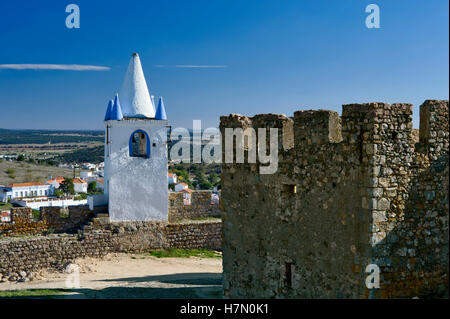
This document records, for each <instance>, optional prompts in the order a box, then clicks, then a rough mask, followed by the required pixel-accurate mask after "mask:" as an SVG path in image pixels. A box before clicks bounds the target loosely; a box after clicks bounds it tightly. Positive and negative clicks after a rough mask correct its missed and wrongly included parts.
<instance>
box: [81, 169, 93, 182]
mask: <svg viewBox="0 0 450 319" xmlns="http://www.w3.org/2000/svg"><path fill="white" fill-rule="evenodd" d="M92 176H93V173H92V171H87V172H86V171H83V172H80V178H81V179H84V180H85V181H87V180H88V179H89V177H92Z"/></svg>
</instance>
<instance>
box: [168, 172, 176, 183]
mask: <svg viewBox="0 0 450 319" xmlns="http://www.w3.org/2000/svg"><path fill="white" fill-rule="evenodd" d="M167 176H168V179H169V184H176V183H177V180H178V178H177V175H176V174H172V173H169V174H167Z"/></svg>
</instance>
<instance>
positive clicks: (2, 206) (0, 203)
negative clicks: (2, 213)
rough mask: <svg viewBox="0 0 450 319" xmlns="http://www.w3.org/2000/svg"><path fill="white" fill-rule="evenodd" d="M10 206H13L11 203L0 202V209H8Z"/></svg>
mask: <svg viewBox="0 0 450 319" xmlns="http://www.w3.org/2000/svg"><path fill="white" fill-rule="evenodd" d="M11 207H13V205H12V204H10V203H3V202H0V209H10V208H11Z"/></svg>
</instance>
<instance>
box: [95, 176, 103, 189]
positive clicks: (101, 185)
mask: <svg viewBox="0 0 450 319" xmlns="http://www.w3.org/2000/svg"><path fill="white" fill-rule="evenodd" d="M96 182H97V183H96V186H97V189H99V190H104V189H105V186H104V185H105V182H104V181H103V179H101V178H99V179H97V180H96Z"/></svg>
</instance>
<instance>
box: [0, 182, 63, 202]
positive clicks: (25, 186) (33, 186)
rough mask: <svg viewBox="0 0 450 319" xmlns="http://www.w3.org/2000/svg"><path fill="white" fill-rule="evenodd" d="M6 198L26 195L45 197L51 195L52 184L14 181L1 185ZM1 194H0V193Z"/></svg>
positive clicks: (17, 197) (52, 190)
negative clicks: (13, 182)
mask: <svg viewBox="0 0 450 319" xmlns="http://www.w3.org/2000/svg"><path fill="white" fill-rule="evenodd" d="M2 189H3V194H5V195H6V197H7V199H11V200H15V199H22V198H27V197H47V196H51V195H53V193H54V191H55V188H54V186H53V185H50V184H44V183H41V182H33V183H15V184H10V185H7V186H5V187H2ZM0 196H1V195H0Z"/></svg>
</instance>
